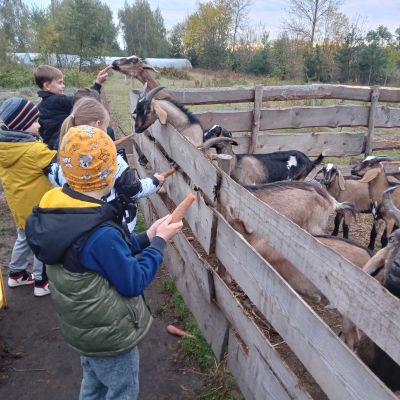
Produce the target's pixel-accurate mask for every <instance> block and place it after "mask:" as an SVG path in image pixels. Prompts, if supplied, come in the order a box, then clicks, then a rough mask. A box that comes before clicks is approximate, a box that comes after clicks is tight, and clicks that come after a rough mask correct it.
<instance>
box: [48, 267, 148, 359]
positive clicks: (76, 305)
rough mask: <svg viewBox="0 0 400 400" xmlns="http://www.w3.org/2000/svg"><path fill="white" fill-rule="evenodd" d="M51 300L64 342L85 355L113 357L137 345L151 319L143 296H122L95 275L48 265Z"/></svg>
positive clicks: (146, 330) (94, 273)
mask: <svg viewBox="0 0 400 400" xmlns="http://www.w3.org/2000/svg"><path fill="white" fill-rule="evenodd" d="M47 275H48V277H49V282H50V290H51V297H52V301H53V304H54V307H55V309H56V312H57V314H58V317H59V321H60V328H61V333H62V335H63V336H64V338H65V340H66V342H67V343H68V344H69V345H70V346H71V347H72V348H73V349H75V350H76V351H78V352H79V353H81V354H82V355H85V356H115V355H118V354H121V353H124V352H127V351H128V350H130V349H131V348H133V347H134V346H136V345H137V344H138V343H139V342H140V341H141V340H142V339H143V338H144V337H145V335H146V333H147V332H148V330H149V329H150V326H151V323H152V317H151V314H150V312H149V309H148V308H147V306H146V304H145V302H144V300H143V297H142V296H138V297H133V298H127V297H123V296H121V295H120V294H119V293H118V292H117V291H116V290H115V289H114V288H113V287H112V286H111V285H110V283H109V282H108V281H107V280H106V279H105V278H103V277H102V276H101V275H100V274H98V273H96V272H90V271H88V272H83V273H72V272H69V271H68V270H66V269H65V268H64V267H63V266H62V265H61V264H56V265H48V266H47Z"/></svg>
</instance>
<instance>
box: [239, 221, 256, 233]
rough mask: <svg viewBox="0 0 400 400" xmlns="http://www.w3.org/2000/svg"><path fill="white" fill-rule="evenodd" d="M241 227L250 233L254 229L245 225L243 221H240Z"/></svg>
mask: <svg viewBox="0 0 400 400" xmlns="http://www.w3.org/2000/svg"><path fill="white" fill-rule="evenodd" d="M242 225H243V229H244V231H245V232H246V233H247V234H248V235H251V234H252V233H253V232H254V229H252V228H251V227H250V226H249V225H247V224H246V223H245V222H243V221H242Z"/></svg>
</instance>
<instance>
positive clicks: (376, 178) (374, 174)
mask: <svg viewBox="0 0 400 400" xmlns="http://www.w3.org/2000/svg"><path fill="white" fill-rule="evenodd" d="M361 173H362V174H363V177H362V179H361V180H360V182H365V183H368V188H369V194H370V197H371V200H372V201H373V204H374V207H375V209H376V210H377V214H378V216H379V218H382V219H383V220H384V221H385V230H384V233H383V235H382V238H381V242H382V247H384V246H386V244H387V236H388V235H389V234H390V233H391V232H392V231H393V228H394V226H395V219H394V218H393V216H392V214H391V213H390V212H388V210H386V208H385V207H384V205H383V202H382V195H383V192H384V191H385V190H386V189H388V188H389V187H390V184H389V181H388V180H387V178H386V174H385V170H384V168H383V165H382V164H380V163H379V164H377V165H376V166H374V167H373V168H370V169H367V170H366V171H361ZM392 197H393V202H394V204H395V205H396V207H398V206H400V186H397V187H395V190H394V192H393V194H392Z"/></svg>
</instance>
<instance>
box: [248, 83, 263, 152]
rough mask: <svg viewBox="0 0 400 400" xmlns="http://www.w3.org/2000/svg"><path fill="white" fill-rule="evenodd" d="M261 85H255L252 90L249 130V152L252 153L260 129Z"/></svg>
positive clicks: (255, 146)
mask: <svg viewBox="0 0 400 400" xmlns="http://www.w3.org/2000/svg"><path fill="white" fill-rule="evenodd" d="M262 94H263V86H262V85H256V87H255V91H254V112H253V123H252V130H251V140H250V146H249V153H254V152H255V150H256V148H257V139H258V133H259V131H260V111H261V107H262Z"/></svg>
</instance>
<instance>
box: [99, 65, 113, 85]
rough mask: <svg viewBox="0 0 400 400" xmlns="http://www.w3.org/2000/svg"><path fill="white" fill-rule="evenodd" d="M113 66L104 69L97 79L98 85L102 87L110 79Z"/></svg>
mask: <svg viewBox="0 0 400 400" xmlns="http://www.w3.org/2000/svg"><path fill="white" fill-rule="evenodd" d="M111 68H112V67H111V65H109V66H108V67H105V68H104V69H102V70H101V71H100V72H99V73H98V74H97V77H96V83H98V84H99V85H102V84H103V83H104V82H105V81H106V80H107V78H108V71H109V70H110V69H111Z"/></svg>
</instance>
